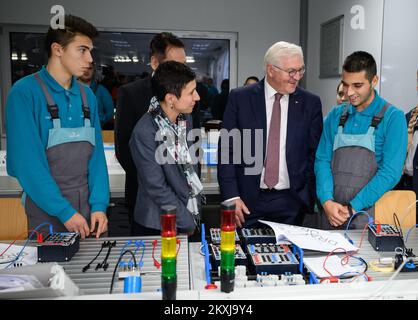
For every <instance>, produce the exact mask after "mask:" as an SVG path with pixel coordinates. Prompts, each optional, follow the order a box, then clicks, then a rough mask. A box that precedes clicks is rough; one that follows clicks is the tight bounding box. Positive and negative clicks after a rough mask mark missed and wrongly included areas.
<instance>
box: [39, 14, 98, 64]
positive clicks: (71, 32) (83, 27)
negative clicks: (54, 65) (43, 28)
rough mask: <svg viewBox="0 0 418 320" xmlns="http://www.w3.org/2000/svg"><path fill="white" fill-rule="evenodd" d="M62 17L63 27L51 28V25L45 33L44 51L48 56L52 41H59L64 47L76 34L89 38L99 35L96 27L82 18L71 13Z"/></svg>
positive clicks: (49, 55)
mask: <svg viewBox="0 0 418 320" xmlns="http://www.w3.org/2000/svg"><path fill="white" fill-rule="evenodd" d="M64 19H65V21H64V26H65V28H64V29H59V28H58V29H53V28H52V27H49V29H48V32H47V33H46V36H45V51H46V52H47V54H48V58H50V57H51V53H52V52H51V45H52V44H53V43H54V42H56V43H59V44H60V45H61V46H63V47H65V46H66V45H68V44H69V43H70V42H71V41H73V39H74V38H75V36H76V35H77V34H82V35H84V36H87V37H89V38H90V39H94V38H95V37H97V36H98V35H99V32H98V31H97V29H96V27H95V26H93V25H92V24H91V23H89V22H87V21H86V20H84V19H83V18H80V17H77V16H72V15H65V17H64Z"/></svg>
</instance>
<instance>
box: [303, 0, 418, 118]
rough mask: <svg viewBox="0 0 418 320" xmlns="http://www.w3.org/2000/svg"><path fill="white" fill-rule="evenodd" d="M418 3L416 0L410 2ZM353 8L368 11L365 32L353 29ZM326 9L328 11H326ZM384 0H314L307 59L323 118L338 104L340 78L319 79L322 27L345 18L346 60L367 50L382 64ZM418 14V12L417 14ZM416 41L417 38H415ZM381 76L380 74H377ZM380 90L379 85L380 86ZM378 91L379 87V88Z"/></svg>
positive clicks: (311, 85)
mask: <svg viewBox="0 0 418 320" xmlns="http://www.w3.org/2000/svg"><path fill="white" fill-rule="evenodd" d="M410 1H416V0H410ZM354 5H361V6H362V7H363V8H364V10H365V28H364V30H353V29H352V28H351V23H350V22H351V19H352V17H353V16H354V15H353V14H351V13H350V10H351V8H352V7H353V6H354ZM324 8H326V9H324ZM383 9H384V1H383V0H313V1H312V0H311V1H309V12H308V16H309V17H308V25H309V28H308V52H309V56H308V57H307V59H306V58H305V60H306V62H305V63H306V65H307V68H308V71H307V83H306V87H307V89H308V90H310V91H312V92H314V93H316V94H318V95H319V96H320V97H321V100H322V108H323V113H324V116H325V115H326V114H327V113H328V111H329V110H330V109H331V108H332V106H334V105H335V97H336V87H337V85H338V82H339V81H340V77H335V78H326V79H319V52H320V25H321V23H323V22H326V21H328V20H330V19H332V18H335V17H337V16H339V15H344V31H343V33H344V34H343V60H344V58H345V57H346V56H348V55H349V54H351V53H352V52H354V51H357V50H363V51H367V52H369V53H370V54H372V55H373V57H374V58H375V59H376V62H377V64H378V68H380V65H381V50H382V29H383ZM415 13H416V11H415ZM415 41H416V38H415ZM378 73H379V72H378ZM378 87H379V86H378ZM378 89H379V88H378Z"/></svg>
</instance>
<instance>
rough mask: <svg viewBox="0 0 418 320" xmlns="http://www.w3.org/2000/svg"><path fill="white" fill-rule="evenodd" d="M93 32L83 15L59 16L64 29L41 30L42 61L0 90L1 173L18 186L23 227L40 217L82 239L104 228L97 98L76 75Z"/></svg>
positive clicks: (105, 187)
mask: <svg viewBox="0 0 418 320" xmlns="http://www.w3.org/2000/svg"><path fill="white" fill-rule="evenodd" d="M97 34H98V32H97V30H96V28H95V27H94V26H92V25H91V24H90V23H88V22H87V21H85V20H83V19H81V18H79V17H75V16H70V15H67V16H65V28H64V29H52V28H49V30H48V32H47V34H46V39H45V46H46V51H47V53H48V64H47V65H46V66H44V67H42V69H41V70H40V71H39V72H37V73H35V74H33V75H29V76H27V77H25V78H23V79H21V80H19V81H18V82H16V83H15V84H14V85H13V87H12V89H11V90H10V93H9V95H8V98H7V105H6V133H7V172H8V174H9V175H10V176H13V177H16V178H17V180H18V181H19V183H20V185H21V186H22V188H23V191H24V194H23V198H22V200H23V203H24V206H25V212H26V215H27V218H28V228H29V229H34V228H35V227H36V226H38V225H39V224H41V223H43V222H48V223H50V224H52V225H53V228H54V231H56V232H60V231H61V232H64V231H72V232H79V233H80V235H81V237H82V238H83V239H84V238H85V237H86V236H88V235H89V234H90V233H93V232H94V231H95V233H96V237H99V236H100V235H101V234H102V233H104V232H106V231H107V217H106V213H105V212H106V208H107V206H108V203H109V178H108V174H107V168H106V161H105V156H104V151H103V142H102V138H101V130H100V121H99V117H98V112H97V102H96V98H95V96H94V94H93V92H92V91H91V90H90V89H89V88H88V87H86V86H84V85H81V84H79V83H78V81H77V80H76V79H77V77H80V76H81V75H82V74H83V72H84V71H85V69H86V68H88V67H89V66H90V64H91V63H92V56H91V50H92V49H93V43H92V39H93V38H94V37H95V36H97ZM89 224H90V226H89ZM96 224H97V229H96Z"/></svg>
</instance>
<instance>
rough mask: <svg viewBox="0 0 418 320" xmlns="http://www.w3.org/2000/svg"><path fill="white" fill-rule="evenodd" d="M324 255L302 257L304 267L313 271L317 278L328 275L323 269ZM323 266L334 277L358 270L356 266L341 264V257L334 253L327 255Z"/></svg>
mask: <svg viewBox="0 0 418 320" xmlns="http://www.w3.org/2000/svg"><path fill="white" fill-rule="evenodd" d="M325 258H326V257H315V258H304V259H303V263H304V264H305V265H306V267H307V268H308V269H309V270H310V271H311V272H313V273H314V274H315V275H316V276H317V277H318V278H326V277H330V274H329V273H328V272H326V271H325V269H324V261H325ZM325 268H327V270H328V271H329V272H330V273H331V275H333V276H334V277H339V276H341V275H343V274H346V273H356V272H358V271H357V270H356V268H354V267H352V266H350V265H348V264H345V265H342V264H341V258H340V257H338V256H335V255H332V256H329V257H328V259H327V261H326V262H325Z"/></svg>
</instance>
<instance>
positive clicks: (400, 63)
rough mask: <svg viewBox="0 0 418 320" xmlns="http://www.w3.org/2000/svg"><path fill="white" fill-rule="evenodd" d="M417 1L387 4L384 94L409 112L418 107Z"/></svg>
mask: <svg viewBox="0 0 418 320" xmlns="http://www.w3.org/2000/svg"><path fill="white" fill-rule="evenodd" d="M417 72H418V1H417V0H385V14H384V22H383V50H382V75H381V76H382V79H381V94H382V96H383V97H384V98H385V99H387V100H388V101H389V102H391V103H393V104H394V105H395V106H397V107H399V108H400V109H402V110H404V111H405V112H408V111H409V110H410V109H411V108H412V107H415V106H416V105H417V104H418V79H417V77H418V74H417Z"/></svg>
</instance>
